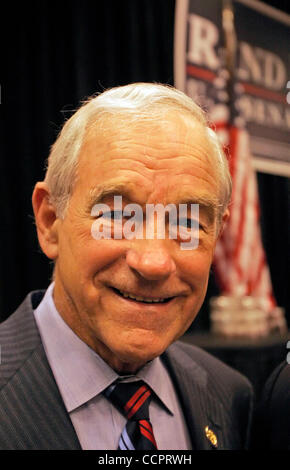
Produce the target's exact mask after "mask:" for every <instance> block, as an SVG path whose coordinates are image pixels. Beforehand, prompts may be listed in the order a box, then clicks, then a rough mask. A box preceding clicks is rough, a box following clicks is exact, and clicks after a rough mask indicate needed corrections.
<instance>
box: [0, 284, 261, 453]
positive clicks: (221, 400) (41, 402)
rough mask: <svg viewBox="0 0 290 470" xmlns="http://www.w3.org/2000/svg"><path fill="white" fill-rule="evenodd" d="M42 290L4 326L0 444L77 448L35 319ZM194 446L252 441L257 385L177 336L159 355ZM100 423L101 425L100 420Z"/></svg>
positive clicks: (234, 446)
mask: <svg viewBox="0 0 290 470" xmlns="http://www.w3.org/2000/svg"><path fill="white" fill-rule="evenodd" d="M43 294H44V292H43V291H35V292H32V293H30V294H29V295H28V296H27V297H26V299H25V300H24V302H23V303H22V304H21V305H20V307H19V308H18V309H17V310H16V312H15V313H14V314H13V315H11V316H10V317H9V318H8V319H7V320H6V321H5V322H3V323H2V324H1V325H0V345H1V352H2V357H1V366H0V449H2V450H3V449H55V450H57V449H80V444H79V441H78V438H77V435H76V433H75V430H74V428H73V426H72V423H71V420H70V417H69V415H68V413H67V411H66V409H65V406H64V403H63V400H62V398H61V395H60V393H59V390H58V387H57V385H56V383H55V380H54V377H53V374H52V371H51V369H50V366H49V364H48V361H47V358H46V354H45V351H44V348H43V345H42V342H41V339H40V336H39V332H38V329H37V326H36V324H35V320H34V315H33V309H35V308H36V307H37V305H38V304H39V302H40V301H41V299H42V297H43ZM162 360H163V361H164V363H165V365H166V367H167V368H168V370H169V371H170V374H171V377H172V380H173V383H174V385H175V387H176V391H177V394H178V396H179V399H180V403H181V406H182V409H183V412H184V415H185V419H186V423H187V426H188V431H189V435H190V438H191V441H192V446H193V449H204V450H205V449H211V448H215V447H214V445H213V444H212V443H211V441H210V439H209V438H208V437H207V436H206V431H205V428H206V427H207V426H208V428H209V429H210V430H211V431H212V432H213V433H214V434H215V436H216V437H217V447H218V448H219V449H243V448H245V447H247V444H248V439H249V429H250V423H251V416H252V388H251V385H250V384H249V382H248V381H247V379H246V378H245V377H243V376H242V375H240V374H239V373H238V372H236V371H234V370H232V369H231V368H229V367H228V366H226V365H225V364H223V363H222V362H220V361H219V360H217V359H215V358H214V357H212V356H210V355H209V354H208V353H206V352H204V351H202V350H201V349H199V348H196V347H193V346H190V345H186V344H183V343H182V342H177V343H175V344H173V345H172V346H170V347H169V348H168V350H167V351H166V352H165V353H164V354H163V355H162ZM100 429H101V425H100Z"/></svg>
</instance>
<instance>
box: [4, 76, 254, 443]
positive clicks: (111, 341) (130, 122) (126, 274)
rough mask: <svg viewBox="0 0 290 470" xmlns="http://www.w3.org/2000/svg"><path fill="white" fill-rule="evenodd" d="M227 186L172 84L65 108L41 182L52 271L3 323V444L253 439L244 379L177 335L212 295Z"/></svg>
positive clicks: (198, 114)
mask: <svg viewBox="0 0 290 470" xmlns="http://www.w3.org/2000/svg"><path fill="white" fill-rule="evenodd" d="M230 193H231V181H230V176H229V171H228V166H227V161H226V158H225V156H224V155H223V152H222V150H221V149H220V147H219V144H218V142H217V139H216V137H215V135H214V133H213V132H212V131H211V130H210V129H209V127H208V125H207V122H206V119H205V116H204V114H203V112H202V110H201V109H200V108H199V107H198V106H197V105H196V104H195V103H193V101H192V100H190V99H189V98H188V97H187V96H185V95H184V94H183V93H181V92H179V91H177V90H175V89H174V88H171V87H167V86H163V85H157V84H144V83H143V84H142V83H139V84H132V85H128V86H125V87H118V88H113V89H111V90H108V91H106V92H104V93H102V94H101V95H99V96H97V97H93V98H92V99H90V100H89V101H88V102H87V103H85V104H84V105H83V106H82V107H81V108H80V109H79V110H78V111H77V112H76V113H75V114H74V116H72V118H71V119H70V120H68V121H67V122H66V123H65V125H64V127H63V129H62V132H61V133H60V135H59V137H58V139H57V140H56V142H55V144H54V146H53V148H52V151H51V154H50V156H49V159H48V169H47V173H46V177H45V180H44V181H43V182H39V183H37V184H36V186H35V189H34V193H33V208H34V213H35V219H36V226H37V233H38V239H39V243H40V246H41V248H42V250H43V252H44V253H45V254H46V255H47V257H48V258H49V259H51V260H53V261H54V263H55V268H54V276H53V282H52V284H51V285H50V286H49V288H48V290H47V291H46V293H44V292H41V291H36V292H33V293H31V294H29V295H28V297H27V298H26V299H25V301H24V303H23V304H22V305H21V306H20V307H19V309H18V310H17V311H16V312H15V313H14V314H13V315H12V316H11V317H10V318H9V319H8V320H7V321H6V322H4V323H3V324H2V325H1V327H0V342H1V345H2V364H1V387H2V388H1V390H0V416H1V420H0V423H1V424H0V448H3V449H78V448H82V449H117V448H120V449H143V450H145V449H155V448H158V449H210V448H225V449H243V448H245V447H246V446H247V442H248V433H249V425H250V421H251V402H252V391H251V387H250V385H249V383H248V382H247V380H246V379H245V378H244V377H242V376H241V375H240V374H238V373H237V372H235V371H233V370H231V369H230V368H228V367H227V366H226V365H224V364H222V363H221V362H219V361H218V360H216V359H214V358H213V357H211V356H209V355H208V354H207V353H205V352H203V351H201V350H199V349H198V348H195V347H192V346H188V345H185V344H183V343H182V342H176V341H177V340H178V338H180V337H181V336H182V335H183V334H184V332H185V331H186V330H187V329H188V328H189V326H190V325H191V323H192V322H193V320H194V318H195V317H196V315H197V314H198V311H199V309H200V307H201V305H202V303H203V300H204V297H205V294H206V289H207V283H208V276H209V270H210V267H211V263H212V260H213V254H214V249H215V245H216V242H217V239H218V236H219V234H220V233H221V230H222V228H223V225H224V223H225V222H226V220H227V218H228V208H227V206H228V203H229V199H230ZM116 198H118V199H116ZM116 200H118V209H119V210H116V206H115V202H116ZM181 205H183V208H184V205H186V207H187V208H188V210H186V212H185V213H184V211H183V216H182V217H178V215H179V212H180V208H181ZM193 205H194V207H198V211H197V212H196V211H195V212H192V210H191V209H192V207H193ZM136 207H137V208H138V211H137V212H138V213H139V214H140V213H141V217H139V219H138V220H137V219H136V218H134V219H133V221H134V223H133V222H132V220H131V221H130V220H129V217H128V216H129V215H132V214H133V213H135V214H136ZM96 208H97V210H96ZM148 208H150V209H152V208H153V211H152V210H151V212H150V213H151V216H150V217H149V216H148V211H147V209H148ZM162 208H163V209H164V210H163V212H162V215H163V218H162V220H161V222H162V224H163V227H162V228H163V231H161V232H160V231H159V228H160V227H159V228H158V220H157V219H158V214H159V212H160V210H161V209H162ZM170 208H171V209H172V210H173V209H175V210H174V212H173V215H175V219H174V217H173V216H172V217H171V215H172V214H170V213H169V212H170V210H168V213H167V209H170ZM130 209H132V211H130ZM155 209H156V211H155ZM158 211H159V212H158ZM131 212H132V214H131ZM192 214H195V217H193V215H192ZM184 215H185V216H184ZM193 219H194V220H193ZM174 220H175V222H176V227H175V231H174V233H175V234H176V236H175V237H172V236H170V234H172V233H173V227H172V226H173V225H174ZM108 221H109V222H110V223H109V224H108V226H107V227H106V223H107V222H108ZM129 221H130V222H131V225H130V230H126V224H128V222H129ZM159 222H160V221H159ZM96 224H97V226H98V227H99V228H100V229H101V230H100V232H99V234H98V235H99V236H97V237H96V236H94V233H95V232H94V227H96ZM188 227H189V228H190V229H191V230H189V232H188ZM193 227H194V228H193ZM148 229H149V232H150V236H148ZM185 232H186V233H185ZM160 233H163V234H164V235H163V236H158V234H159V235H160ZM188 234H189V235H190V237H191V240H192V239H194V240H195V241H196V240H197V242H196V243H194V244H193V245H192V248H191V249H183V241H184V235H188ZM185 238H186V237H185ZM173 343H174V344H173Z"/></svg>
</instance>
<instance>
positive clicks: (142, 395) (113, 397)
mask: <svg viewBox="0 0 290 470" xmlns="http://www.w3.org/2000/svg"><path fill="white" fill-rule="evenodd" d="M104 393H105V395H106V397H107V398H108V399H109V400H110V401H111V402H112V403H113V405H114V406H116V407H117V408H118V409H119V410H120V412H121V413H122V414H123V415H124V416H125V417H126V418H127V419H128V420H129V419H130V420H134V421H135V420H141V419H147V420H149V403H150V400H151V391H150V389H149V387H148V386H147V385H146V384H145V383H144V382H142V381H141V380H140V381H138V382H117V383H115V384H113V385H111V386H110V387H108V388H107V389H106V390H105V392H104Z"/></svg>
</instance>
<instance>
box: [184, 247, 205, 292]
mask: <svg viewBox="0 0 290 470" xmlns="http://www.w3.org/2000/svg"><path fill="white" fill-rule="evenodd" d="M211 263H212V255H211V253H210V252H209V251H201V250H199V249H197V250H193V251H192V252H191V253H185V252H184V254H181V255H180V260H179V263H178V264H179V267H180V277H182V278H183V279H184V280H185V281H186V282H188V283H189V284H190V285H192V286H193V287H195V288H196V287H198V286H202V285H204V283H205V282H206V284H207V280H208V275H209V270H210V267H211Z"/></svg>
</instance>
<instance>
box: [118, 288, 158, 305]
mask: <svg viewBox="0 0 290 470" xmlns="http://www.w3.org/2000/svg"><path fill="white" fill-rule="evenodd" d="M119 292H120V293H121V294H122V296H123V297H125V298H129V299H132V300H137V301H138V302H147V303H150V304H152V303H157V302H164V300H165V299H147V298H146V297H135V296H134V295H131V294H128V293H127V292H123V291H119Z"/></svg>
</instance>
